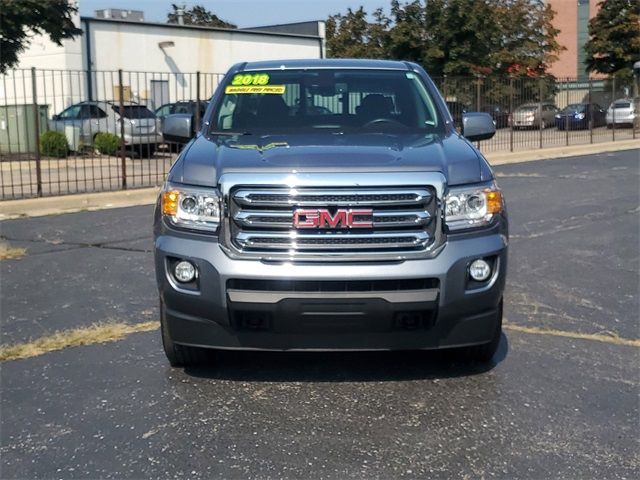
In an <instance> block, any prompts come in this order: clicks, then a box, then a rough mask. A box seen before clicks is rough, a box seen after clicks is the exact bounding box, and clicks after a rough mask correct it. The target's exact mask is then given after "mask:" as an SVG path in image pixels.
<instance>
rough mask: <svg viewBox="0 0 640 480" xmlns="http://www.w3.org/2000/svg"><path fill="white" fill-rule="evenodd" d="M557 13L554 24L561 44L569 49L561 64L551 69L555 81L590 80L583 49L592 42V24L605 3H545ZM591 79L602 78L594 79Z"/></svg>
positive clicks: (562, 0) (575, 0)
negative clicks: (592, 19)
mask: <svg viewBox="0 0 640 480" xmlns="http://www.w3.org/2000/svg"><path fill="white" fill-rule="evenodd" d="M546 1H547V3H549V4H550V5H551V8H553V10H554V11H555V12H556V15H555V17H554V19H553V23H554V25H555V27H556V28H557V29H559V30H560V33H558V36H557V40H558V43H559V44H560V45H562V46H564V47H565V48H566V50H564V51H563V52H561V53H560V54H559V59H558V61H556V62H554V63H553V64H552V65H551V68H550V69H549V71H550V73H551V74H552V75H554V76H555V77H556V78H577V79H578V80H579V81H584V80H587V79H588V78H589V76H588V75H587V72H586V70H585V58H586V55H585V51H584V45H585V44H586V43H587V41H588V40H589V20H590V19H591V18H593V17H594V16H595V15H596V14H597V13H598V9H599V5H598V4H599V3H600V2H601V1H602V0H546ZM590 77H591V78H601V76H599V75H593V74H592V75H591V76H590Z"/></svg>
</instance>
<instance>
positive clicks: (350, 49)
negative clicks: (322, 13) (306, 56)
mask: <svg viewBox="0 0 640 480" xmlns="http://www.w3.org/2000/svg"><path fill="white" fill-rule="evenodd" d="M367 16H368V15H367V12H365V11H364V8H363V7H360V8H359V9H358V10H356V11H353V10H352V9H351V8H348V9H347V13H346V14H345V15H340V14H338V15H332V16H330V17H329V18H328V19H327V23H326V37H327V53H328V55H329V56H330V57H338V58H386V57H387V41H388V38H387V37H388V27H389V20H388V19H387V18H386V17H385V16H384V14H383V12H382V9H378V10H376V11H375V12H374V14H373V16H374V22H371V23H370V22H369V21H368V20H367Z"/></svg>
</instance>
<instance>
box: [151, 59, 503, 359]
mask: <svg viewBox="0 0 640 480" xmlns="http://www.w3.org/2000/svg"><path fill="white" fill-rule="evenodd" d="M494 133H495V126H494V124H493V121H492V119H491V117H490V116H489V115H487V114H486V113H465V114H464V115H463V118H462V132H461V133H459V132H458V131H457V130H456V128H455V127H454V124H453V119H452V117H451V114H450V113H449V111H448V110H447V107H446V104H445V102H444V100H443V98H442V96H441V95H440V94H439V92H438V90H437V88H436V87H435V85H434V83H433V82H432V81H431V79H430V78H429V76H428V75H427V73H426V72H425V71H424V70H423V69H422V68H421V67H420V66H419V65H416V64H413V63H408V62H399V61H378V60H286V61H270V62H252V63H241V64H238V65H235V66H234V67H232V68H231V69H230V70H229V72H228V73H227V74H226V76H225V77H224V79H223V80H222V82H221V84H220V86H219V87H218V89H217V91H216V92H215V94H214V95H213V97H212V99H211V102H210V103H209V106H208V107H207V110H206V112H205V114H204V117H203V123H202V127H201V128H200V130H199V131H198V133H197V135H196V136H195V138H193V139H192V140H191V141H189V143H187V145H186V146H185V148H184V149H183V150H182V152H181V153H180V154H179V156H178V158H177V160H176V162H175V164H174V165H173V167H172V168H171V170H170V172H169V174H168V178H167V180H166V183H165V185H164V187H163V189H162V192H161V194H160V196H159V199H158V204H157V208H156V212H155V224H154V236H155V267H156V277H157V283H158V288H159V292H160V315H161V326H162V328H161V331H162V341H163V345H164V350H165V353H166V355H167V357H168V359H169V362H170V363H171V365H173V366H185V365H192V364H196V363H199V362H201V361H203V360H205V359H206V358H207V352H208V351H209V350H208V349H247V350H308V351H326V350H334V351H335V350H393V349H439V348H457V349H459V351H461V352H464V354H465V358H467V359H472V360H474V361H489V360H490V359H491V358H492V356H493V355H494V353H495V351H496V349H497V347H498V343H499V340H500V336H501V327H502V295H503V290H504V285H505V274H506V268H507V244H508V229H507V227H508V226H507V215H506V210H505V204H504V201H503V197H502V194H501V192H500V189H499V188H498V186H497V184H496V181H495V178H494V175H493V173H492V171H491V169H490V167H489V165H488V164H487V161H486V160H485V159H484V157H483V156H482V154H481V153H480V152H479V151H478V150H477V149H476V148H475V147H474V146H473V144H472V143H471V142H472V141H478V140H483V139H487V138H490V137H492V136H493V135H494Z"/></svg>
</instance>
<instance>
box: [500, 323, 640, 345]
mask: <svg viewBox="0 0 640 480" xmlns="http://www.w3.org/2000/svg"><path fill="white" fill-rule="evenodd" d="M503 328H504V329H505V330H511V331H513V332H521V333H531V334H535V335H551V336H554V337H565V338H574V339H577V340H591V341H594V342H602V343H610V344H612V345H625V346H629V347H640V340H637V339H631V338H623V337H620V336H619V335H617V334H616V333H613V332H609V331H607V332H602V333H580V332H569V331H566V330H555V329H553V328H540V327H525V326H522V325H516V324H513V323H509V322H505V323H504V324H503Z"/></svg>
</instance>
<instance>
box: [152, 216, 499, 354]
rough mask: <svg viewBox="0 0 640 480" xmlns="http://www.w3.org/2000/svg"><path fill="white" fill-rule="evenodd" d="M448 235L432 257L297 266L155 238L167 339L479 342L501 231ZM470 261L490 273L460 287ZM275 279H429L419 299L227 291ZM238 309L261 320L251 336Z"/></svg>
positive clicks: (283, 343)
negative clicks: (180, 272) (175, 273)
mask: <svg viewBox="0 0 640 480" xmlns="http://www.w3.org/2000/svg"><path fill="white" fill-rule="evenodd" d="M457 237H458V238H455V239H453V237H450V238H449V240H448V241H447V244H446V245H445V247H444V248H443V249H442V251H440V253H439V254H438V255H437V256H436V257H434V258H429V259H420V260H407V261H404V262H400V263H382V262H379V263H366V264H365V263H361V264H360V263H350V264H344V263H328V264H327V263H325V264H319V263H306V264H297V263H265V262H262V261H259V260H234V259H231V258H229V257H228V256H227V255H226V254H225V253H224V251H223V250H222V249H221V248H220V246H219V245H218V243H217V241H216V239H213V238H211V239H191V238H185V237H180V236H174V235H172V234H171V233H170V232H169V233H167V232H166V231H165V232H163V233H162V234H160V235H159V236H158V237H157V238H156V243H155V246H156V249H155V263H156V275H157V282H158V287H159V291H160V297H161V301H162V302H163V304H164V306H165V314H166V317H165V318H166V321H167V325H168V329H169V333H170V335H171V337H172V339H173V341H174V342H175V343H178V344H182V345H190V346H199V347H211V348H221V349H260V350H390V349H430V348H444V347H455V346H465V345H476V344H482V343H487V342H489V341H490V340H491V338H492V336H493V335H494V332H495V328H496V326H497V321H498V314H497V313H498V308H499V304H500V301H501V298H502V293H503V290H504V284H505V273H506V268H507V237H506V232H505V231H503V230H501V229H500V228H499V227H498V226H496V227H495V228H493V229H492V230H491V232H487V233H485V234H482V235H478V234H468V235H458V236H457ZM477 258H492V259H494V260H495V268H494V272H495V273H494V275H492V277H491V279H490V281H488V282H487V283H486V284H483V285H482V286H481V287H480V288H475V289H471V290H470V289H468V284H467V269H468V265H469V264H470V263H471V262H472V261H473V260H475V259H477ZM173 259H186V260H190V261H191V262H192V263H194V264H195V265H196V266H197V268H198V272H199V278H198V291H196V292H194V291H189V290H185V289H182V288H180V286H179V285H178V284H177V283H176V282H175V280H173V279H172V276H171V274H170V273H169V271H168V265H169V264H170V262H171V261H172V260H173ZM283 279H286V280H287V281H290V282H304V281H314V282H318V281H365V280H368V281H376V280H385V281H392V282H391V283H393V281H398V282H400V281H402V280H410V279H429V281H430V282H432V283H431V284H432V285H437V287H436V288H430V289H428V290H424V291H421V292H416V291H402V290H400V291H398V292H396V293H399V294H398V295H396V294H395V293H394V294H391V293H390V292H387V293H389V295H381V294H380V292H379V291H368V292H357V294H355V293H354V294H345V293H344V292H341V294H340V295H339V294H337V293H333V292H326V293H323V294H322V295H299V294H295V295H294V294H291V295H287V294H282V293H281V292H265V291H260V292H257V291H256V292H253V293H252V292H247V291H242V292H240V293H238V291H236V290H232V289H230V288H229V287H228V286H229V285H230V282H229V281H233V282H236V281H250V280H266V281H269V280H274V281H282V280H283ZM416 311H419V312H421V315H422V314H424V315H425V316H424V317H421V318H422V320H421V321H420V322H419V324H418V325H409V326H407V325H400V324H399V323H398V318H400V319H402V318H404V317H402V315H404V312H409V313H411V312H416ZM238 312H240V315H238ZM246 312H250V313H256V312H257V313H258V316H260V315H261V314H262V313H264V314H265V315H269V316H270V318H271V320H270V321H269V322H267V323H266V324H265V325H262V326H261V328H259V329H257V330H256V329H245V328H242V326H241V325H240V324H239V323H238V318H242V315H244V313H246ZM398 315H400V317H398ZM409 323H411V322H409ZM262 327H265V328H262ZM407 327H408V328H407ZM414 327H415V328H414Z"/></svg>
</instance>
